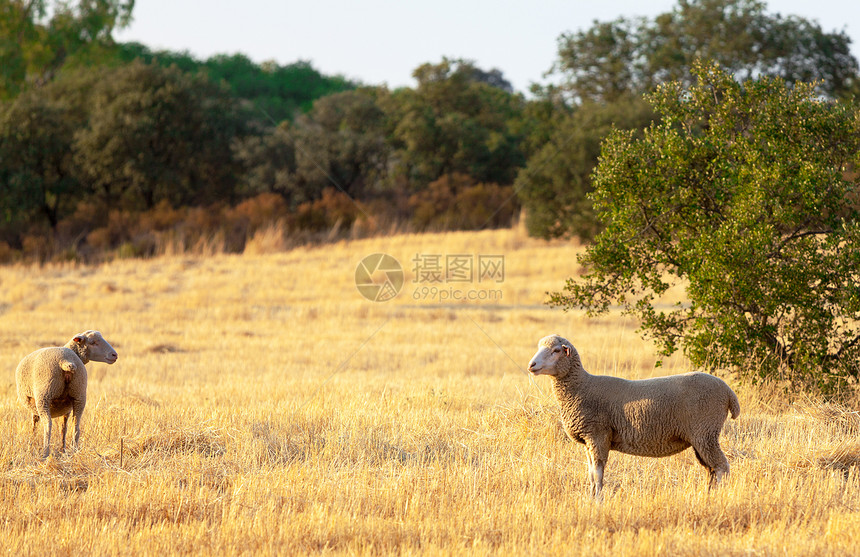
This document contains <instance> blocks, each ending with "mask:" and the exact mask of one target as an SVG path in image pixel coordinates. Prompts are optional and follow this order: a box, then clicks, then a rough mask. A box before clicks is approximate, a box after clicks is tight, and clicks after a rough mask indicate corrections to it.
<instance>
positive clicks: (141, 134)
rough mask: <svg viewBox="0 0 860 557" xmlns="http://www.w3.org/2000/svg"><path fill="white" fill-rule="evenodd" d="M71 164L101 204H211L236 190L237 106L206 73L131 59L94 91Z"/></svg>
mask: <svg viewBox="0 0 860 557" xmlns="http://www.w3.org/2000/svg"><path fill="white" fill-rule="evenodd" d="M91 104H92V107H93V110H92V112H91V114H90V116H89V121H88V125H87V126H86V127H85V128H84V129H81V130H79V131H78V132H77V133H76V135H75V145H74V148H75V161H76V163H77V165H78V167H79V169H80V172H81V175H82V177H83V178H84V179H85V181H86V182H87V183H88V184H90V185H91V187H92V188H93V190H94V193H95V195H96V196H97V197H98V198H100V199H101V201H102V202H103V203H104V205H105V206H106V207H112V206H116V205H117V204H118V203H121V204H122V205H123V206H125V207H127V208H146V209H150V208H152V207H154V206H155V204H156V203H157V202H158V201H160V200H166V201H168V202H169V203H170V204H172V205H173V206H177V205H182V204H193V203H205V202H212V201H214V200H216V199H225V198H227V199H228V198H229V197H230V196H231V194H232V193H233V188H234V183H235V171H236V165H235V164H234V163H233V162H232V161H233V159H232V151H231V144H232V142H233V141H234V138H235V137H236V136H237V135H241V128H242V125H241V123H240V121H239V119H238V118H237V114H236V105H235V101H234V100H233V99H232V97H231V96H230V95H229V94H228V93H227V92H226V91H225V89H224V88H222V87H220V86H218V85H216V84H213V83H212V82H210V81H209V80H208V79H206V78H205V76H200V77H195V76H191V75H189V74H187V73H183V72H181V71H180V70H178V69H177V68H175V67H174V68H162V67H160V66H156V65H152V64H144V63H142V62H133V63H131V64H129V65H128V66H123V67H120V68H117V69H112V70H108V71H106V72H105V73H104V75H103V79H101V80H99V82H98V84H97V85H96V86H95V87H94V89H93V91H92V97H91Z"/></svg>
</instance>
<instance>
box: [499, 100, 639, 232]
mask: <svg viewBox="0 0 860 557" xmlns="http://www.w3.org/2000/svg"><path fill="white" fill-rule="evenodd" d="M652 117H653V112H652V110H651V107H650V105H648V103H646V102H645V101H644V100H642V99H641V98H637V97H627V98H625V99H619V100H618V101H617V102H615V103H613V104H607V105H601V104H597V103H591V102H588V103H584V104H583V105H581V106H578V107H575V108H574V109H573V110H572V111H571V112H562V113H561V114H559V115H558V116H557V121H556V122H554V126H553V130H552V132H551V133H550V134H549V137H548V138H547V140H546V142H545V143H544V144H543V146H542V147H541V148H540V149H538V150H537V151H536V152H535V153H534V154H533V155H532V156H531V157H530V158H529V160H528V164H527V166H526V167H525V168H522V169H521V170H520V171H519V174H518V176H517V179H516V182H515V183H514V187H515V189H516V190H517V192H518V195H519V197H520V199H521V200H522V202H523V204H524V205H525V206H526V207H528V209H529V210H528V212H527V213H526V227H527V228H528V231H529V234H531V235H532V236H537V237H539V238H547V239H549V238H558V237H567V236H576V237H579V238H582V239H587V240H588V239H591V238H593V237H594V235H595V234H597V233H598V232H599V231H600V223H599V221H598V220H597V218H596V217H595V214H594V209H593V207H592V205H591V201H590V200H589V199H588V197H587V196H588V194H589V193H590V192H591V172H592V170H593V169H594V166H595V165H596V164H597V156H598V155H599V154H600V142H601V141H603V138H604V137H606V135H607V134H608V133H609V132H610V130H612V128H613V126H617V127H620V128H622V129H637V128H638V129H641V128H642V127H644V126H646V125H647V124H648V123H649V122H650V121H651V119H652Z"/></svg>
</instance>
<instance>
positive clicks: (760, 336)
mask: <svg viewBox="0 0 860 557" xmlns="http://www.w3.org/2000/svg"><path fill="white" fill-rule="evenodd" d="M693 76H694V78H695V82H694V84H693V85H691V86H690V87H689V88H686V87H685V86H684V85H683V84H682V83H680V82H671V83H668V84H664V85H662V86H660V87H659V88H658V89H657V91H656V92H655V93H654V94H652V95H650V96H649V97H648V98H649V101H650V102H651V103H652V104H653V106H654V108H655V110H656V111H657V112H658V113H659V114H660V116H661V118H662V119H661V121H660V122H659V123H655V124H652V125H651V126H650V127H649V128H648V129H646V130H645V132H644V136H643V137H642V138H641V139H636V138H635V137H634V132H632V131H615V132H613V133H612V134H611V135H610V136H609V137H608V138H607V139H606V141H605V142H604V145H603V149H602V153H601V158H600V164H599V165H598V167H597V169H596V171H595V178H594V185H595V190H594V193H593V196H592V197H593V200H594V204H595V208H596V210H597V214H598V217H599V218H601V220H602V221H603V222H604V223H605V224H606V229H605V230H604V231H603V232H601V233H600V235H598V237H597V239H596V242H595V243H594V245H593V246H591V247H589V248H588V250H587V251H586V253H585V254H584V255H583V256H582V257H581V258H580V261H581V263H582V264H583V266H584V268H585V269H586V272H585V274H584V275H583V276H582V277H581V278H580V279H570V280H569V281H568V282H567V285H566V288H565V290H564V292H561V293H556V294H554V295H552V298H551V303H553V304H556V305H561V306H563V307H565V308H571V307H579V308H585V309H587V310H588V311H589V312H590V313H591V314H595V313H601V312H606V311H607V310H608V309H609V307H610V305H612V304H620V305H621V306H622V307H623V309H624V311H625V312H626V313H629V314H633V315H635V316H637V317H638V318H639V319H640V320H641V324H642V330H643V331H644V332H645V333H646V334H647V335H649V336H650V337H652V338H653V339H654V340H655V341H656V342H657V343H658V345H659V347H660V351H661V353H663V354H665V355H668V354H671V353H673V352H675V351H676V350H677V349H679V348H682V349H683V351H684V352H685V353H686V355H687V356H688V357H689V358H690V359H691V361H692V362H693V363H694V364H695V365H698V366H704V367H705V368H707V369H719V368H726V369H731V370H734V371H736V372H737V373H738V374H739V375H740V376H741V377H743V378H747V379H752V380H767V379H779V378H782V379H787V380H790V381H791V382H793V383H794V384H795V385H798V386H800V385H803V386H807V387H813V388H818V389H821V390H830V389H834V388H836V387H838V386H839V385H841V384H844V382H846V381H854V382H856V381H857V380H858V378H860V373H858V371H860V368H858V362H860V327H858V323H860V281H859V280H858V277H860V225H858V221H857V217H858V214H857V209H856V206H855V200H856V196H857V193H858V191H857V186H858V184H857V182H856V178H855V179H854V180H853V181H852V180H849V179H846V176H848V174H846V169H848V168H849V166H850V165H851V164H856V163H857V162H858V160H857V159H858V152H860V115H858V112H857V111H856V110H854V109H852V108H851V107H850V106H849V105H846V104H840V103H838V102H828V101H824V100H822V99H821V98H820V97H819V96H818V94H817V93H816V91H815V88H814V86H813V85H810V84H805V83H796V84H795V85H794V86H793V87H791V86H789V85H787V84H786V83H785V82H783V81H782V80H780V79H777V78H762V79H759V80H751V81H747V82H745V83H744V84H739V83H738V82H737V81H735V80H734V79H733V76H732V75H731V74H730V73H729V72H727V71H725V70H723V69H720V68H719V67H718V66H716V65H707V64H702V65H698V64H697V65H694V68H693ZM675 285H683V286H684V287H685V288H686V292H687V297H688V299H689V303H688V304H675V305H674V306H670V307H665V306H663V305H661V304H660V302H659V298H660V296H661V295H662V294H663V293H665V292H666V291H667V290H668V289H669V288H671V287H672V286H675Z"/></svg>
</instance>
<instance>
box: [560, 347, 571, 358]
mask: <svg viewBox="0 0 860 557" xmlns="http://www.w3.org/2000/svg"><path fill="white" fill-rule="evenodd" d="M561 347H562V348H563V349H564V355H565V356H570V346H568V345H566V344H563V345H562V346H561Z"/></svg>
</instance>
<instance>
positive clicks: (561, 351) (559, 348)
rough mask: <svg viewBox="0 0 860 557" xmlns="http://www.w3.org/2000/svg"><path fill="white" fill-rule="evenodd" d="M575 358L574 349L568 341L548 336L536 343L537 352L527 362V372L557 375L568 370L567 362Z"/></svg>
mask: <svg viewBox="0 0 860 557" xmlns="http://www.w3.org/2000/svg"><path fill="white" fill-rule="evenodd" d="M576 356H577V353H576V348H574V347H573V345H572V344H571V343H570V341H568V340H566V339H564V338H562V337H560V336H558V335H549V336H547V337H544V338H542V339H541V340H540V342H538V351H537V352H535V355H534V356H532V359H531V360H530V361H529V371H530V372H532V373H533V374H535V375H559V374H561V373H563V372H564V371H566V370H567V369H569V367H570V362H569V361H568V360H569V359H570V358H573V357H576Z"/></svg>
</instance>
